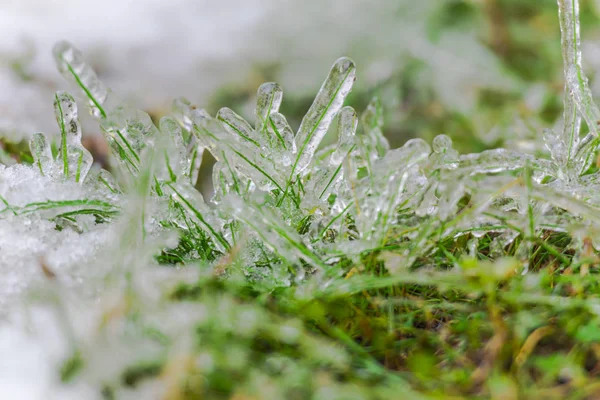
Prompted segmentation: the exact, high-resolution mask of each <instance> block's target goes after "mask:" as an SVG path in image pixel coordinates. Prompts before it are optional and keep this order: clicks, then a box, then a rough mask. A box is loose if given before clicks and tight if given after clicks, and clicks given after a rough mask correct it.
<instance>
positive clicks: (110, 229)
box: [0, 0, 600, 398]
mask: <svg viewBox="0 0 600 400" xmlns="http://www.w3.org/2000/svg"><path fill="white" fill-rule="evenodd" d="M573 4H574V3H571V5H567V4H565V3H563V2H562V0H561V1H559V5H561V24H562V28H563V35H566V34H568V35H570V34H574V37H575V40H574V41H571V42H569V40H571V39H569V40H566V42H567V45H570V46H575V47H578V46H579V44H578V41H577V40H578V39H577V37H578V30H577V29H578V28H577V27H576V20H577V7H574V8H573V7H572V5H573ZM575 5H576V3H575ZM565 12H567V14H565ZM568 13H571V14H572V17H568V16H567V17H565V15H570V14H568ZM577 51H578V50H573V51H572V49H571V50H569V49H566V50H565V60H566V61H565V63H566V65H565V69H566V75H565V76H566V78H567V88H568V90H567V97H566V101H565V116H564V122H563V130H562V131H561V132H560V133H555V132H557V131H558V130H548V131H546V132H545V133H544V140H545V142H546V145H547V147H548V150H549V151H550V158H549V159H548V158H547V155H543V156H540V155H538V154H530V153H528V152H524V151H516V150H509V149H492V150H486V151H483V152H481V153H477V154H459V153H458V151H457V150H456V149H454V148H453V145H452V140H451V138H450V137H448V136H446V135H438V136H436V137H435V138H434V139H433V141H432V142H431V145H430V144H429V143H428V142H427V141H425V140H423V139H411V140H408V141H407V142H406V143H405V144H404V145H403V146H401V147H399V148H396V149H390V148H389V144H388V142H387V140H386V139H385V138H384V136H383V133H382V132H383V131H382V129H383V122H384V116H383V113H382V107H381V104H380V103H379V101H378V100H377V99H374V100H373V101H372V102H371V103H370V104H369V105H368V107H367V109H366V111H365V112H364V113H363V114H362V116H361V118H360V119H359V116H358V115H357V113H356V112H355V111H354V109H353V108H351V107H348V106H345V107H344V104H343V103H344V100H345V98H346V96H347V95H348V93H349V91H350V89H351V87H352V84H353V82H354V77H355V68H354V64H353V63H352V61H350V60H349V59H347V58H341V59H339V60H338V61H337V62H336V63H335V64H334V65H333V68H332V70H331V72H330V74H329V76H328V77H327V79H326V80H325V82H324V83H323V86H322V88H321V90H320V91H319V93H318V94H317V96H316V98H315V101H314V103H313V105H312V106H311V107H310V109H309V110H308V112H307V114H306V116H305V118H304V119H303V120H302V123H301V125H300V128H299V130H298V133H297V134H296V135H295V136H294V134H293V130H292V129H291V127H290V125H289V124H288V123H287V121H286V119H285V117H284V116H283V115H282V114H280V113H279V108H280V105H281V102H282V98H283V91H282V89H281V87H280V86H279V85H277V84H275V83H267V84H264V85H262V86H260V87H259V89H258V93H257V100H256V108H255V117H256V120H255V121H254V123H253V124H251V123H249V122H247V121H246V120H244V119H243V118H242V117H241V116H240V115H238V114H237V113H236V112H235V111H234V110H231V109H229V108H222V109H221V110H220V111H219V112H218V113H217V115H216V116H214V117H213V116H211V115H210V114H209V113H208V112H207V111H205V110H202V109H198V108H197V107H195V106H194V105H193V104H191V103H190V102H189V101H187V100H185V99H178V100H176V101H175V102H174V105H173V113H172V116H166V117H163V118H162V119H161V120H160V123H159V127H158V128H157V127H156V126H155V125H154V124H153V122H152V120H151V119H150V117H149V116H148V115H147V114H145V113H144V112H142V111H139V110H137V109H135V108H133V107H131V106H128V105H127V104H123V103H118V102H115V103H113V104H109V103H108V102H107V101H105V100H106V98H107V97H106V96H107V95H108V89H106V87H105V86H104V85H103V84H102V83H101V82H100V81H99V80H98V79H97V77H96V75H95V74H94V72H93V71H92V70H91V69H90V68H89V66H88V65H87V64H86V63H85V61H84V60H83V59H82V58H81V54H80V53H79V52H78V51H77V50H75V49H74V48H72V47H71V46H68V45H66V44H61V45H59V46H58V47H57V54H58V55H57V61H58V65H59V68H61V70H62V71H63V72H64V73H65V75H66V76H67V78H68V79H69V80H71V81H73V82H75V83H76V85H77V86H78V87H79V89H80V91H81V92H82V95H84V96H85V98H86V99H87V101H88V102H90V106H91V107H92V110H93V111H94V114H95V115H96V117H97V119H98V122H99V125H100V127H101V129H102V130H103V131H104V133H105V136H106V139H107V140H108V141H109V143H111V146H112V149H113V154H112V155H111V157H113V160H116V161H118V162H117V163H114V164H115V168H113V172H114V175H113V174H112V173H109V172H107V171H105V170H97V169H95V170H90V165H91V158H90V156H89V154H88V153H87V152H86V151H85V150H84V149H83V147H82V146H81V128H80V126H79V124H78V119H77V108H76V105H75V102H74V100H73V98H72V97H71V96H70V95H68V94H66V93H63V92H59V93H57V94H56V98H55V110H56V116H57V122H58V125H59V128H60V131H61V138H60V144H59V152H58V155H57V156H54V155H53V154H52V150H51V145H50V142H49V140H47V139H46V137H45V136H43V135H41V134H36V135H35V136H34V138H33V140H32V141H31V151H32V154H33V157H34V163H33V165H30V166H29V165H13V166H4V165H1V166H0V196H1V197H0V200H1V203H0V250H1V251H0V268H2V272H3V276H4V278H5V279H4V280H3V281H2V282H0V299H1V301H0V314H2V313H3V312H4V313H5V315H7V318H14V316H15V315H16V314H15V313H14V310H16V306H15V304H18V303H19V302H21V301H22V300H23V299H27V300H28V301H31V302H32V303H36V299H35V296H37V301H38V303H36V304H39V303H40V299H41V300H42V301H41V303H42V304H43V303H44V301H45V302H46V303H48V304H46V305H47V306H48V307H47V308H49V309H51V310H53V312H54V317H53V318H54V321H55V322H57V323H58V326H59V327H60V330H61V332H60V333H59V334H57V335H56V336H57V338H56V343H57V346H59V344H61V343H63V342H61V340H64V341H65V343H67V344H66V345H64V344H63V346H62V349H61V350H60V351H58V352H59V353H60V354H61V357H62V358H63V361H64V359H65V358H66V357H69V356H73V355H78V356H80V357H83V358H84V359H85V361H86V362H85V365H84V366H83V367H82V370H81V371H79V372H78V375H77V378H76V381H77V382H79V383H83V384H84V386H85V385H89V386H90V387H94V388H98V387H105V386H103V385H107V382H108V383H110V385H112V386H111V387H113V386H114V390H115V393H116V394H115V396H116V395H123V397H125V398H127V397H128V396H130V397H132V398H134V397H135V395H136V394H139V393H144V394H146V393H150V392H153V391H158V392H160V391H161V390H168V388H167V386H168V383H165V382H162V383H161V381H158V380H156V379H149V381H148V382H147V383H144V384H142V385H141V386H140V388H139V392H136V391H135V390H138V389H137V388H136V389H135V390H134V389H124V388H123V387H122V385H121V384H120V383H119V382H120V376H121V375H120V373H121V372H122V371H123V370H124V369H126V368H127V367H129V366H131V365H133V364H135V363H138V362H154V363H157V362H161V363H162V362H163V361H164V362H166V363H167V366H166V367H165V369H164V370H162V369H161V371H163V372H165V373H166V371H170V368H172V367H171V366H170V364H168V363H171V362H174V363H176V362H175V361H173V359H172V358H171V357H173V355H176V356H177V357H180V356H182V355H186V354H187V355H188V357H195V356H196V355H197V356H198V357H197V358H192V359H193V361H194V362H197V363H201V364H202V365H205V366H206V367H207V368H212V366H213V365H215V363H219V362H222V359H221V358H220V357H216V356H215V355H216V352H215V351H214V348H212V347H210V346H207V347H206V348H203V349H202V350H203V352H204V353H203V354H200V355H198V354H196V353H195V351H197V347H196V346H195V345H194V343H195V342H194V340H195V339H194V335H197V334H198V327H199V326H201V327H203V329H204V328H206V327H211V329H213V328H214V329H215V330H216V332H213V333H210V334H214V335H215V336H217V337H219V338H227V337H229V334H230V333H231V332H233V331H235V332H236V333H237V334H239V335H241V336H242V337H244V338H248V339H252V338H253V335H255V334H256V333H257V332H258V331H259V330H260V329H266V328H265V326H262V325H261V324H260V323H259V322H257V321H260V318H261V315H262V314H260V313H261V312H262V313H264V312H266V311H265V309H264V308H260V307H253V306H252V305H250V306H248V307H246V306H245V305H241V304H239V302H238V301H237V300H234V299H232V298H231V297H229V296H227V295H226V294H223V293H221V292H219V293H220V294H218V295H216V296H214V295H212V294H210V295H207V294H205V293H204V292H200V293H198V294H197V295H198V296H199V297H201V298H202V301H198V302H197V303H194V304H193V305H192V304H190V303H186V302H185V301H181V302H171V301H170V300H168V299H169V298H170V297H169V294H168V293H167V291H166V288H167V286H168V284H170V283H173V282H181V281H182V280H186V279H189V281H190V282H194V283H195V284H200V283H201V282H202V280H199V276H203V277H206V276H209V275H210V276H213V275H216V276H218V277H219V279H223V281H221V283H222V284H223V285H227V284H229V283H230V281H227V279H233V280H234V282H235V279H241V280H243V281H244V284H252V285H255V286H253V289H254V290H258V291H260V290H265V293H269V292H270V291H272V290H275V289H277V288H278V287H281V286H292V285H294V286H295V289H296V290H297V293H298V295H299V296H306V297H307V298H310V296H311V295H315V294H316V295H319V294H322V293H321V292H320V291H326V290H327V288H328V287H329V286H330V285H332V283H336V282H337V281H339V280H341V277H342V275H344V274H345V273H346V271H344V270H343V269H342V268H338V263H339V261H340V260H341V259H342V257H344V258H347V259H349V260H350V261H351V262H353V263H355V264H356V265H357V267H360V263H361V259H362V258H363V257H364V255H365V254H376V253H378V252H379V251H380V250H381V249H382V248H394V252H395V257H396V260H397V262H401V263H402V264H403V266H404V267H405V268H407V269H408V268H410V267H412V266H414V264H415V262H416V260H418V259H423V258H425V259H426V258H428V257H431V256H432V254H433V252H434V251H437V249H438V248H439V243H440V241H442V240H457V239H459V238H464V237H465V236H466V235H469V236H470V238H469V239H468V240H469V242H468V244H467V252H468V254H469V255H471V256H476V255H477V253H478V246H480V245H481V244H482V243H480V241H479V238H482V237H484V236H485V235H488V234H493V235H492V236H493V240H492V243H491V244H490V256H491V257H501V256H503V255H504V253H505V251H504V250H505V248H506V247H507V246H509V245H511V244H513V243H519V246H518V248H517V249H516V253H515V254H516V257H517V258H519V259H521V261H522V262H523V265H524V266H527V262H528V261H527V260H528V257H529V255H530V250H531V249H532V246H533V245H534V244H535V243H537V240H538V237H539V235H541V234H542V233H544V234H545V233H546V232H547V231H552V232H564V233H567V234H569V235H571V236H573V237H574V238H575V239H576V240H574V241H573V244H572V246H573V250H574V251H575V253H577V252H581V251H583V250H582V248H581V247H582V246H584V244H583V243H584V242H585V240H584V239H582V238H585V237H586V235H594V234H595V233H597V232H598V231H599V230H600V217H599V215H600V212H599V211H600V196H598V192H599V190H600V174H598V173H597V172H594V171H586V169H587V168H586V166H587V165H589V163H590V160H591V158H592V157H593V156H594V154H595V153H594V152H593V151H592V150H593V148H594V146H596V144H595V143H596V142H595V141H594V137H593V136H592V137H591V139H583V140H582V141H579V142H578V140H579V136H578V135H579V125H580V119H579V117H578V116H579V115H583V118H584V119H586V118H587V119H590V118H592V117H593V118H595V114H594V113H595V112H596V111H594V110H595V108H594V107H595V106H594V105H593V102H592V100H591V97H589V93H588V92H587V91H586V90H587V89H586V86H585V85H586V84H585V79H584V78H583V75H580V73H581V71H580V69H578V68H579V66H580V64H581V61H580V55H579V54H578V52H577ZM569 60H570V61H569ZM573 74H575V75H573ZM586 113H587V116H586V115H584V114H586ZM359 120H360V121H361V124H360V130H358V132H357V129H358V125H359ZM334 122H335V124H334ZM588 122H589V121H588ZM331 126H336V127H337V132H336V133H337V143H335V144H332V145H327V146H321V143H322V141H323V138H324V136H325V135H326V134H327V132H328V131H329V130H330V128H331ZM330 134H333V133H330ZM204 149H207V150H208V151H210V152H211V154H212V155H214V157H215V158H216V159H217V163H216V164H215V166H214V169H213V175H212V176H213V182H212V183H213V185H214V189H215V194H214V197H213V198H212V199H211V200H207V199H205V198H204V197H203V196H202V194H201V193H200V192H199V191H198V190H197V189H196V188H195V186H194V184H195V181H196V178H197V173H198V167H199V160H200V156H201V154H202V152H203V151H204ZM544 157H546V158H544ZM119 163H120V164H119ZM88 171H89V172H88ZM584 173H585V174H584ZM517 238H519V241H517ZM390 251H391V250H390ZM167 253H170V254H175V256H176V257H175V256H174V257H172V258H169V259H168V262H169V263H177V264H179V265H177V267H174V268H164V267H157V265H156V264H157V263H158V260H159V257H160V256H164V255H165V254H167ZM188 262H189V263H190V264H193V263H197V265H196V266H194V267H191V268H190V267H186V266H185V265H184V264H185V263H188ZM196 267H197V268H196ZM525 269H526V268H525ZM187 274H189V275H187ZM25 293H28V294H30V295H31V294H34V295H35V296H33V297H31V296H30V297H25V296H24V294H25ZM221 294H223V295H221ZM238 300H239V299H238ZM42 308H44V307H42ZM30 309H32V310H35V309H36V308H35V307H32V308H30ZM11 311H12V312H11ZM132 316H135V318H133V317H132ZM262 316H263V317H264V315H262ZM265 318H266V317H265ZM274 325H277V324H274ZM267 328H268V327H267ZM2 332H3V331H1V330H0V335H1V334H2ZM148 332H154V333H155V334H156V335H157V336H158V337H159V338H161V339H160V340H156V338H152V337H150V336H151V335H148ZM278 332H279V330H278ZM203 334H204V333H203ZM210 334H209V337H210ZM288 336H290V335H288ZM293 336H294V335H291V339H290V338H288V339H289V340H295V339H294V338H293ZM302 337H303V336H302ZM61 338H62V339H61ZM196 339H197V338H196ZM203 339H204V337H203ZM11 340H12V339H11ZM219 343H222V342H219ZM59 347H60V346H59ZM226 347H228V346H226ZM217 348H218V350H219V351H220V352H221V353H222V354H230V353H229V351H231V352H232V353H231V354H234V355H235V356H236V357H237V355H238V354H240V352H241V353H243V349H236V348H235V346H233V347H232V348H231V349H229V348H228V349H225V350H223V349H221V348H219V347H218V346H217ZM191 349H194V352H192V350H191ZM319 349H320V350H322V347H319ZM321 353H322V354H312V353H311V357H321V358H322V359H323V360H327V362H330V363H334V364H335V363H343V362H346V361H344V360H346V358H345V356H344V354H345V353H344V354H341V353H339V352H337V351H336V350H335V349H331V348H326V351H322V352H321ZM190 354H194V356H190ZM340 354H341V355H340ZM177 357H175V360H177V359H178V358H177ZM228 357H229V356H228ZM228 357H225V359H226V362H225V364H226V365H227V367H228V368H229V367H230V366H231V365H233V364H235V363H237V364H235V365H237V366H238V367H236V368H243V367H244V366H247V365H248V364H247V360H245V358H244V357H243V356H240V357H238V358H236V357H233V356H232V358H231V359H229V358H228ZM321 358H320V359H321ZM232 360H233V361H232ZM230 361H231V363H230ZM269 362H273V363H275V364H277V363H278V362H280V361H277V360H271V361H269ZM107 364H110V365H111V368H106V365H107ZM52 368H55V369H56V368H57V367H56V365H53V366H52ZM153 368H155V369H156V368H158V367H156V366H154V367H153ZM160 368H162V364H161V367H160ZM232 368H233V367H232ZM234 369H235V368H234ZM0 371H1V370H0ZM161 393H162V392H161Z"/></svg>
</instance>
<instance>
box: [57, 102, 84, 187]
mask: <svg viewBox="0 0 600 400" xmlns="http://www.w3.org/2000/svg"><path fill="white" fill-rule="evenodd" d="M54 112H55V114H56V121H57V122H58V126H59V127H60V132H61V134H60V137H61V139H60V151H59V153H58V161H59V162H60V164H62V168H63V175H64V177H65V178H66V179H69V178H70V179H75V182H83V180H84V179H85V177H86V176H87V173H88V171H89V170H90V168H91V167H92V162H93V159H92V155H91V154H90V152H89V151H87V150H86V148H85V147H83V145H82V144H81V125H80V124H79V120H78V119H77V104H75V100H74V99H73V97H71V95H70V94H68V93H64V92H58V93H56V95H55V98H54Z"/></svg>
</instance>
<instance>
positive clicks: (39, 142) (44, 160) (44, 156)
mask: <svg viewBox="0 0 600 400" xmlns="http://www.w3.org/2000/svg"><path fill="white" fill-rule="evenodd" d="M29 148H30V150H31V155H32V156H33V160H34V163H35V165H36V166H37V167H38V169H39V170H40V173H41V174H42V175H52V174H53V173H54V168H55V166H54V158H53V157H52V149H51V148H50V144H49V143H48V142H47V141H46V136H44V134H43V133H35V134H34V135H33V139H31V141H30V142H29Z"/></svg>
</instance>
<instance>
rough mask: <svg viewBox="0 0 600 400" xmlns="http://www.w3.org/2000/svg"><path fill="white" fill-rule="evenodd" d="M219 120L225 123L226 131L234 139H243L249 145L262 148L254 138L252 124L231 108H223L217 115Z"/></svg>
mask: <svg viewBox="0 0 600 400" xmlns="http://www.w3.org/2000/svg"><path fill="white" fill-rule="evenodd" d="M217 119H218V120H219V121H221V122H223V125H224V127H225V129H226V130H227V131H228V132H229V133H230V134H231V135H233V136H234V137H238V138H241V139H242V140H243V141H244V142H247V143H248V144H249V145H250V144H252V145H254V146H256V147H260V144H259V143H258V141H257V140H256V139H257V138H256V137H254V136H255V135H254V132H253V129H252V127H251V126H250V124H249V123H248V122H246V120H245V119H244V118H242V117H240V116H239V115H237V114H236V113H235V112H233V110H231V109H230V108H227V107H223V108H221V109H220V110H219V112H218V113H217Z"/></svg>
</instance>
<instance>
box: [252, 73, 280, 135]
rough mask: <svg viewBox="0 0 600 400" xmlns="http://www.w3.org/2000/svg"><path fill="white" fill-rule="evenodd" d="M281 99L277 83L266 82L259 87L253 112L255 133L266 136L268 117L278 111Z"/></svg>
mask: <svg viewBox="0 0 600 400" xmlns="http://www.w3.org/2000/svg"><path fill="white" fill-rule="evenodd" d="M282 99H283V90H281V86H279V85H278V84H277V83H274V82H268V83H263V84H262V85H260V87H259V88H258V93H257V96H256V110H255V115H256V124H255V128H256V130H257V131H260V132H263V133H264V134H268V132H267V129H268V126H269V116H270V115H271V114H273V113H276V112H278V111H279V106H280V105H281V100H282Z"/></svg>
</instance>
